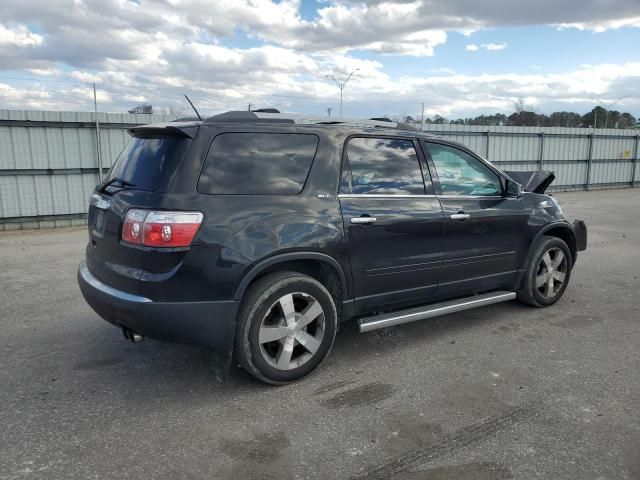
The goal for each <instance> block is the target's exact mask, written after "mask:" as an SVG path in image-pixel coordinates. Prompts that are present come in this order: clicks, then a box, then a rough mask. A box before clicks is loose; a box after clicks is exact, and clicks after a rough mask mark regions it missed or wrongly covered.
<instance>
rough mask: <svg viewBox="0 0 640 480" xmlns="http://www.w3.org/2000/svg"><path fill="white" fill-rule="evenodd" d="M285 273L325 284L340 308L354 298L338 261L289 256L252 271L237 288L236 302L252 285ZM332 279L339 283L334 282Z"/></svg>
mask: <svg viewBox="0 0 640 480" xmlns="http://www.w3.org/2000/svg"><path fill="white" fill-rule="evenodd" d="M281 270H293V271H298V272H300V273H304V274H306V275H309V276H310V277H312V278H315V279H316V280H319V281H321V283H323V284H325V286H326V287H327V289H328V290H329V291H330V293H331V294H332V295H333V296H334V298H335V299H336V307H337V308H339V303H342V301H344V300H346V299H348V298H350V297H349V290H348V284H347V278H346V276H345V273H344V270H343V268H342V266H341V265H340V263H339V262H338V261H337V260H336V259H335V258H333V257H331V256H329V255H327V254H324V253H320V252H289V253H282V254H279V255H274V256H272V257H269V258H266V259H264V260H261V261H260V262H258V263H257V264H256V265H254V266H253V267H251V269H250V270H249V271H248V272H247V273H246V274H245V275H244V277H243V278H242V280H241V282H240V284H239V285H238V287H237V288H236V291H235V294H234V297H233V298H234V300H241V299H242V297H243V296H244V294H245V292H246V290H247V288H248V287H249V285H251V284H252V283H253V282H254V281H256V280H257V279H258V278H260V277H262V276H264V275H266V274H267V273H271V272H275V271H281ZM332 277H334V279H335V280H336V281H332V280H333V279H332ZM336 283H337V285H336Z"/></svg>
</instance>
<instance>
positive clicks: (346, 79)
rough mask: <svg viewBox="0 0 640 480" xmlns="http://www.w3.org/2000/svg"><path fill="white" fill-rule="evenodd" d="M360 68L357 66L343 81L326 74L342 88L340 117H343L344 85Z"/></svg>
mask: <svg viewBox="0 0 640 480" xmlns="http://www.w3.org/2000/svg"><path fill="white" fill-rule="evenodd" d="M358 70H360V69H359V68H356V69H355V70H353V71H352V72H351V73H350V74H349V75H347V76H346V78H345V79H344V80H343V81H342V82H340V81H338V80H336V77H334V76H333V75H325V77H326V78H330V79H331V80H333V81H334V82H335V84H336V85H337V86H338V88H339V89H340V118H342V91H343V90H344V87H346V86H347V83H348V82H349V80H350V79H351V76H352V75H353V74H354V73H356V72H357V71H358Z"/></svg>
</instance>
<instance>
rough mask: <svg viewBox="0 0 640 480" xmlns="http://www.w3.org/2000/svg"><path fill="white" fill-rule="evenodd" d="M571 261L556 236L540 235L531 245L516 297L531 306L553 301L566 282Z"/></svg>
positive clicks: (562, 291) (564, 246)
mask: <svg viewBox="0 0 640 480" xmlns="http://www.w3.org/2000/svg"><path fill="white" fill-rule="evenodd" d="M572 268H573V261H572V257H571V251H570V250H569V247H568V246H567V244H566V243H565V242H564V241H563V240H562V239H560V238H557V237H548V236H543V237H542V238H541V239H540V240H539V241H538V243H537V244H536V245H535V247H534V251H533V255H532V256H531V261H530V263H529V265H528V267H527V271H526V273H525V278H524V283H523V286H522V289H521V290H520V291H518V300H520V301H521V302H524V303H527V304H529V305H533V306H535V307H548V306H550V305H553V304H554V303H556V302H557V301H558V300H560V298H561V297H562V295H563V294H564V292H565V290H566V289H567V285H568V284H569V278H570V277H571V269H572Z"/></svg>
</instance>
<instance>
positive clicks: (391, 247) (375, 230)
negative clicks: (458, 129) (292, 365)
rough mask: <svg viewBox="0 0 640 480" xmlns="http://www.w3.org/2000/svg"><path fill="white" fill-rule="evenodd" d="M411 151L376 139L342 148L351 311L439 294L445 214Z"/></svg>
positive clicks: (404, 143)
mask: <svg viewBox="0 0 640 480" xmlns="http://www.w3.org/2000/svg"><path fill="white" fill-rule="evenodd" d="M416 147H417V144H416V143H415V142H414V140H412V139H407V138H393V137H382V136H380V137H376V136H367V137H364V136H362V137H361V136H356V137H351V138H349V139H347V142H346V144H345V146H344V149H343V165H342V177H341V184H340V192H339V198H340V205H341V208H342V216H343V221H344V226H345V231H346V233H347V242H348V249H349V256H350V260H351V269H352V273H353V281H354V291H355V294H356V308H359V309H367V308H371V307H376V306H380V305H386V304H390V303H411V302H415V301H421V300H422V299H423V298H425V297H428V296H429V295H432V294H433V293H435V291H436V290H437V286H438V276H439V272H440V270H441V268H442V262H443V256H442V231H443V215H442V209H441V208H440V203H439V201H438V199H437V198H436V197H435V196H434V195H433V193H434V192H433V186H432V183H431V179H430V177H429V173H428V170H427V168H426V163H424V158H421V157H419V154H418V152H419V150H418V149H417V148H416ZM420 155H421V153H420ZM423 174H424V176H423Z"/></svg>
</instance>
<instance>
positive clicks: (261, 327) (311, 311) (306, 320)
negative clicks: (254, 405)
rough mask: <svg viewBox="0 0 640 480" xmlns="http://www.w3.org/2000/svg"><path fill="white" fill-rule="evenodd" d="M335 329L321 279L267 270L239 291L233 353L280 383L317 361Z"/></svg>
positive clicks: (259, 373) (255, 371) (306, 370)
mask: <svg viewBox="0 0 640 480" xmlns="http://www.w3.org/2000/svg"><path fill="white" fill-rule="evenodd" d="M336 330H337V313H336V307H335V303H334V301H333V298H332V296H331V294H330V293H329V292H328V291H327V289H326V288H325V287H324V285H322V284H321V283H320V282H318V281H317V280H315V279H313V278H311V277H308V276H306V275H303V274H300V273H297V272H275V273H270V274H267V275H265V276H264V277H262V278H260V279H259V280H258V281H256V282H255V283H254V284H253V285H251V287H249V289H248V291H247V293H246V294H245V296H244V299H243V301H242V307H241V309H240V312H239V315H238V326H237V330H236V338H235V348H234V352H235V357H236V359H237V361H238V362H239V363H240V365H241V366H242V367H243V368H244V369H245V370H246V371H248V372H249V373H251V375H253V376H254V377H256V378H257V379H259V380H262V381H263V382H266V383H270V384H274V385H284V384H287V383H290V382H293V381H295V380H298V379H299V378H302V377H304V376H305V375H307V374H309V373H310V372H311V371H313V370H314V369H315V368H317V367H318V365H320V364H321V363H322V361H323V360H324V359H325V358H326V357H327V355H328V354H329V351H330V350H331V347H332V345H333V341H334V339H335V335H336Z"/></svg>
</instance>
